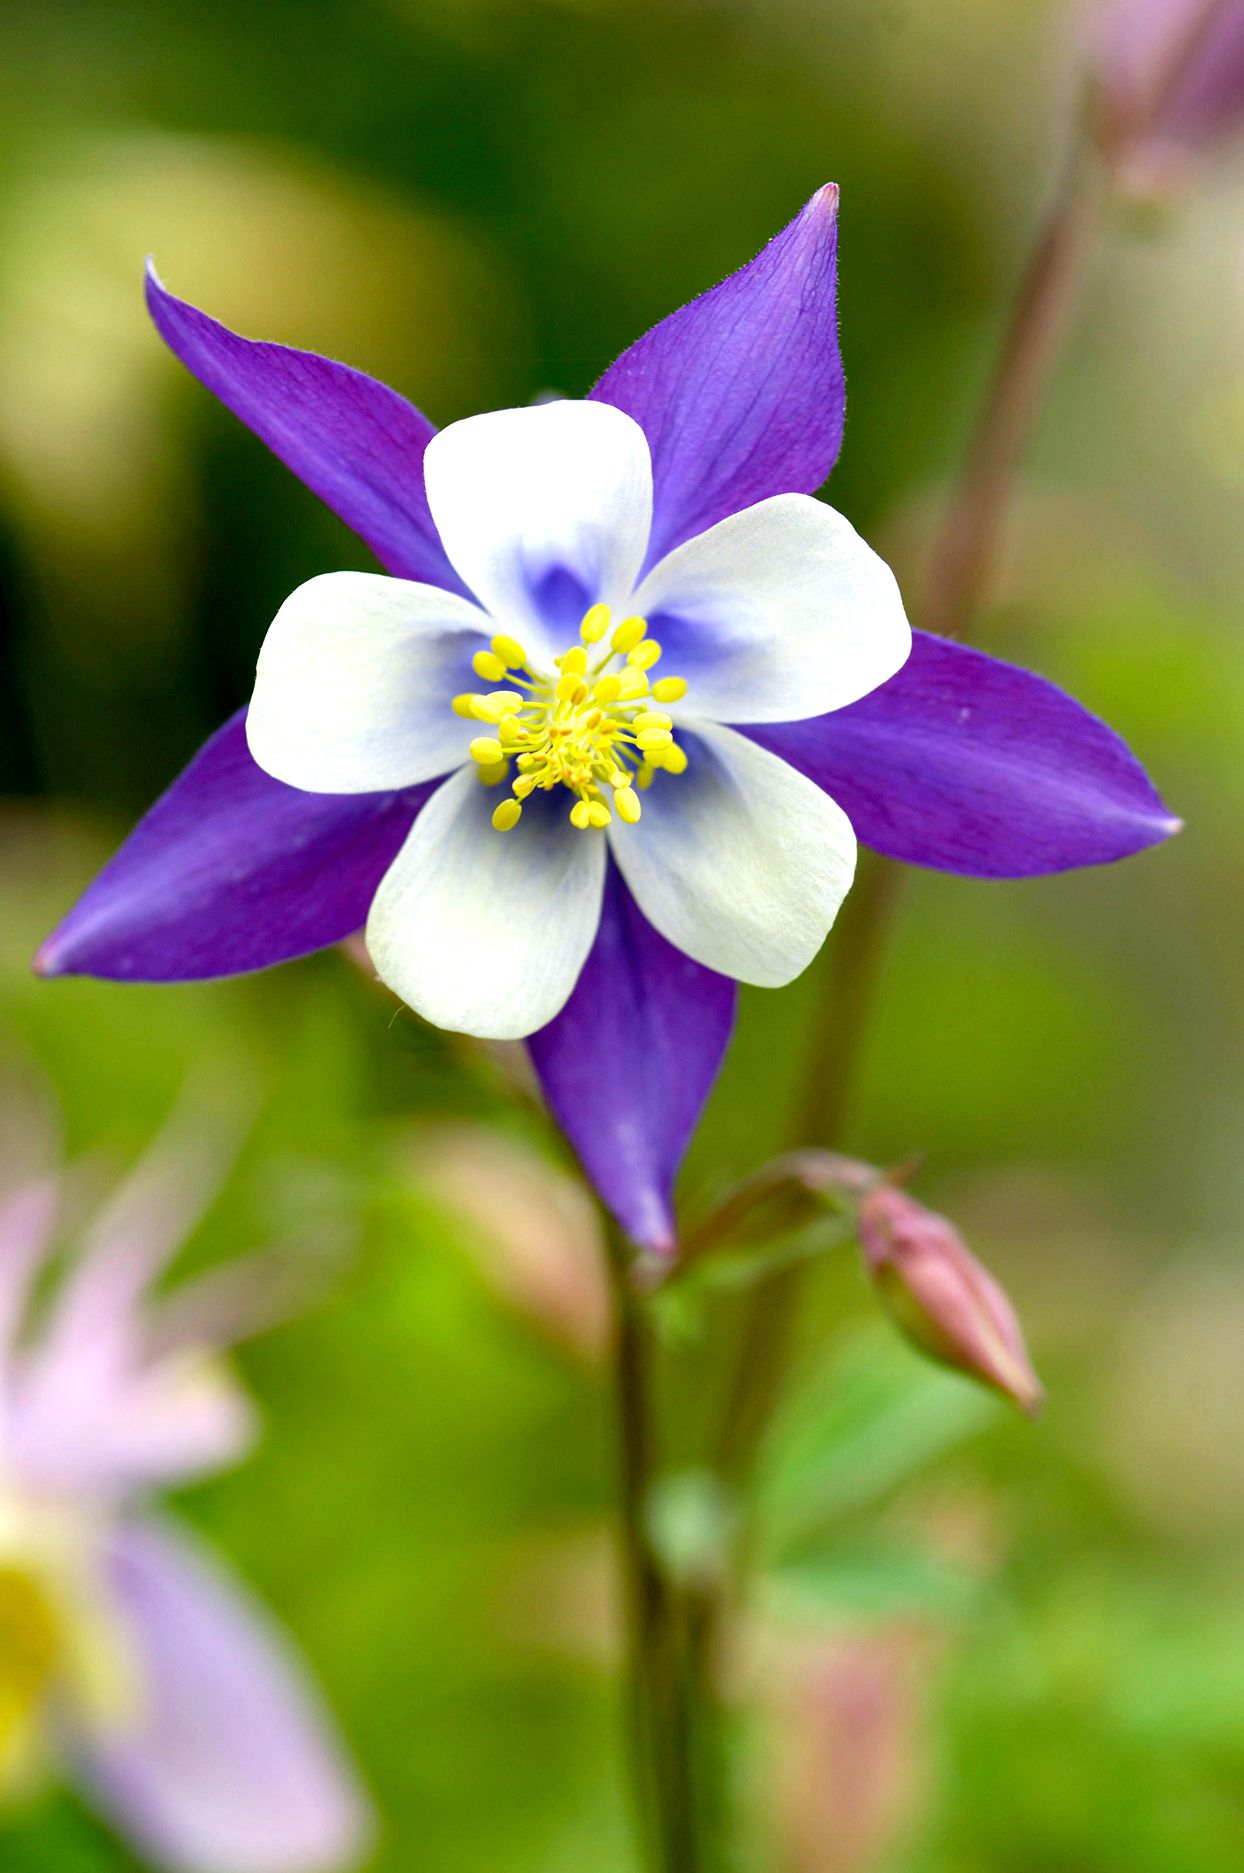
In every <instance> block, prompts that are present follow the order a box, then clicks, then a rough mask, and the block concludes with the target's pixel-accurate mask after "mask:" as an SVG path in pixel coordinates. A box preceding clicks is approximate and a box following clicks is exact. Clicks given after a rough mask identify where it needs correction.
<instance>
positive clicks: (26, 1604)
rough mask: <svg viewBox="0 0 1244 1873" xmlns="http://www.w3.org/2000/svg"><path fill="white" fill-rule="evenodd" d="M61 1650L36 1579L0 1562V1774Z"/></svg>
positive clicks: (55, 1623) (53, 1620)
mask: <svg viewBox="0 0 1244 1873" xmlns="http://www.w3.org/2000/svg"><path fill="white" fill-rule="evenodd" d="M60 1651H61V1631H60V1622H59V1620H58V1619H57V1617H56V1613H55V1611H54V1610H53V1608H52V1605H51V1602H50V1601H49V1600H48V1597H47V1595H46V1594H45V1593H44V1591H43V1588H42V1587H41V1586H40V1584H39V1582H38V1581H37V1580H36V1579H35V1577H34V1575H33V1574H31V1573H29V1572H28V1571H27V1570H26V1569H25V1568H24V1567H18V1566H15V1565H13V1564H11V1563H9V1564H5V1565H2V1566H0V1778H2V1776H3V1770H4V1766H5V1761H6V1758H7V1757H9V1755H10V1753H11V1752H12V1750H13V1749H14V1747H15V1746H17V1745H18V1744H19V1742H20V1739H21V1737H22V1734H23V1732H24V1731H25V1728H26V1725H27V1724H28V1723H29V1721H30V1719H31V1717H32V1716H33V1714H34V1711H35V1707H36V1706H37V1704H38V1702H39V1700H40V1698H41V1697H42V1695H43V1693H44V1691H45V1690H46V1689H47V1686H48V1683H49V1680H50V1679H51V1677H52V1674H53V1672H54V1671H55V1669H56V1665H57V1662H58V1660H59V1657H60Z"/></svg>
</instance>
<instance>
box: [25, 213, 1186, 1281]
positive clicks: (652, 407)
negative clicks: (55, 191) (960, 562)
mask: <svg viewBox="0 0 1244 1873" xmlns="http://www.w3.org/2000/svg"><path fill="white" fill-rule="evenodd" d="M837 206H838V197H837V190H836V189H834V188H833V187H826V188H824V189H822V190H820V191H819V192H818V193H817V194H816V195H815V196H813V198H812V200H811V201H810V202H809V203H808V205H807V206H806V208H804V210H803V211H802V213H801V214H800V215H798V216H797V217H796V219H795V220H794V221H793V222H791V223H790V225H789V226H788V227H787V228H785V229H784V230H783V231H782V232H781V233H780V234H779V235H777V236H776V238H775V239H774V240H772V241H771V242H770V243H769V245H768V246H767V247H766V248H765V249H764V251H763V252H762V253H761V254H760V255H759V256H758V257H757V258H756V259H755V260H754V261H752V262H751V263H750V264H749V265H748V266H746V267H744V268H743V269H742V270H741V271H740V272H738V273H736V274H734V275H732V276H731V277H730V278H729V279H727V280H725V281H724V282H723V283H722V284H721V285H720V286H717V287H715V288H714V289H713V290H712V291H710V292H708V293H706V294H704V295H703V296H702V297H701V298H700V299H697V300H695V301H693V302H692V304H690V305H688V306H684V307H683V308H682V309H681V310H680V311H678V312H675V313H673V314H672V315H671V316H670V317H669V318H667V319H665V320H664V321H663V322H662V323H661V324H659V325H657V326H656V327H655V328H654V329H653V330H652V331H651V332H649V333H648V334H647V335H646V336H645V337H644V338H642V339H640V340H639V341H638V343H637V344H635V345H634V346H632V348H631V349H630V350H629V351H627V352H625V353H624V354H623V356H622V357H621V358H619V359H618V360H617V362H616V363H615V364H614V365H612V366H611V367H610V369H609V370H608V371H606V373H605V375H604V376H603V377H602V378H601V380H600V382H599V383H598V384H597V385H596V387H595V389H594V390H593V391H592V392H591V394H590V396H589V397H588V398H587V400H586V401H583V402H563V403H554V404H549V405H544V406H539V407H534V408H529V409H520V410H504V411H499V412H495V413H493V414H491V415H486V416H480V417H476V418H471V419H468V420H467V421H465V422H460V423H456V424H453V425H452V426H451V427H450V428H448V429H447V430H445V431H444V432H443V433H441V434H440V435H437V434H436V432H435V431H434V430H433V427H432V425H431V424H430V423H429V422H428V421H427V419H426V418H425V417H423V416H422V415H421V414H420V413H419V412H418V411H417V410H415V409H413V408H412V406H411V405H410V404H408V403H407V402H405V401H404V399H402V398H401V397H399V396H398V395H396V393H394V392H393V391H391V390H389V389H387V388H385V386H383V385H382V384H379V383H376V382H375V381H374V380H372V379H370V378H367V377H364V376H362V375H360V374H359V373H358V372H356V371H352V370H349V369H348V368H346V367H345V366H344V365H341V364H336V363H333V362H331V361H330V360H328V359H325V358H321V357H317V356H315V355H313V354H311V353H307V352H299V351H293V350H289V349H287V348H285V347H283V346H279V345H272V344H262V343H255V342H253V341H250V340H247V339H244V338H240V337H238V336H237V335H236V334H235V333H233V332H230V331H228V330H227V329H226V328H225V327H224V326H222V325H220V324H218V323H216V322H215V321H214V320H212V319H210V318H208V317H207V316H206V315H205V314H204V313H202V312H199V311H197V310H196V309H195V308H194V307H192V306H189V305H187V304H185V303H184V302H183V301H180V300H178V299H175V298H174V297H173V296H172V295H171V294H169V293H168V292H167V291H166V290H165V288H164V287H163V286H162V285H161V284H160V282H159V280H158V279H157V278H156V277H155V275H154V274H152V275H151V276H150V278H149V281H148V302H149V305H150V308H151V312H152V316H153V318H154V319H155V322H156V325H157V327H158V328H159V330H160V332H161V334H162V336H163V337H164V338H165V340H166V341H167V343H168V344H169V345H170V346H171V348H172V349H173V350H174V351H175V352H176V353H177V355H178V356H179V357H180V358H181V359H182V361H183V362H184V363H185V364H186V365H187V366H188V367H189V368H190V369H191V370H192V371H193V372H194V373H195V374H196V375H197V376H198V377H199V378H200V379H201V381H202V382H203V383H204V384H206V385H207V387H208V388H209V389H211V390H212V391H214V392H215V394H216V395H217V396H218V397H220V399H221V400H222V401H223V402H224V403H225V404H226V405H227V406H228V407H229V408H230V409H231V410H233V411H234V412H235V414H237V415H238V416H240V417H241V418H242V420H243V421H244V422H246V423H248V424H249V425H250V427H251V428H252V429H253V430H255V432H256V433H257V434H258V435H259V436H260V437H261V438H262V439H263V440H264V441H265V442H266V443H267V444H268V445H269V446H270V447H271V448H272V449H273V450H274V451H275V453H276V454H277V455H278V456H280V458H281V459H282V460H283V461H285V462H286V463H287V464H288V465H289V466H290V467H291V468H293V469H294V471H295V472H296V473H297V474H299V475H300V476H301V477H302V479H303V480H304V481H305V482H306V483H307V484H308V486H310V487H311V488H312V489H313V490H314V491H315V492H316V493H317V494H319V495H320V496H321V498H322V499H324V500H325V501H326V502H327V503H328V505H329V506H330V507H332V508H333V509H334V511H335V512H336V513H337V514H339V515H340V517H341V518H342V519H343V520H345V521H346V522H347V523H348V524H349V525H351V526H352V527H353V528H354V529H355V531H356V532H358V533H359V534H360V535H361V537H362V538H363V539H364V540H365V541H366V542H367V543H368V545H370V546H371V548H372V549H373V551H374V552H375V553H376V556H377V558H378V559H379V561H380V563H381V564H382V565H383V566H384V568H385V570H386V573H387V574H388V575H389V576H388V577H387V578H386V577H381V576H379V575H361V574H350V573H338V574H331V575H328V576H327V577H324V578H320V579H314V580H312V581H311V582H310V583H309V584H308V585H305V586H303V587H302V588H300V590H299V591H297V592H295V593H294V594H293V596H292V597H291V598H290V599H289V600H288V601H287V603H286V604H285V605H284V606H283V607H282V609H281V611H280V613H279V614H278V616H277V619H276V621H275V622H274V624H273V626H272V628H271V630H270V632H269V634H268V637H267V639H266V641H265V643H264V646H263V650H262V652H261V654H260V659H259V668H258V675H257V680H256V687H255V693H254V698H253V701H252V703H251V708H250V714H249V719H248V718H247V716H246V714H245V712H239V714H238V715H236V716H235V717H234V718H233V719H232V720H231V721H230V722H229V723H227V724H226V726H225V727H224V728H223V729H222V730H220V732H219V733H218V734H217V735H216V736H215V737H213V739H212V740H211V741H209V742H208V744H207V745H206V747H205V748H204V749H203V750H202V751H201V752H200V753H199V755H198V756H197V757H196V758H195V760H194V761H193V762H192V763H191V765H190V766H189V768H188V769H187V770H186V771H185V773H184V774H183V775H182V776H181V778H180V779H179V780H177V781H176V782H175V783H174V784H173V786H172V788H171V789H170V790H169V792H168V793H167V794H165V796H164V797H163V799H161V800H160V801H158V802H157V803H156V805H155V806H154V807H153V808H152V810H151V811H150V813H148V815H147V816H146V818H145V819H144V820H143V821H142V822H141V823H140V824H139V826H138V827H137V828H136V829H135V831H134V832H133V834H132V835H131V837H130V838H129V840H127V842H126V843H125V845H124V846H123V847H122V848H121V850H120V852H118V854H117V855H116V857H115V858H114V859H113V860H112V861H111V863H110V864H109V865H108V866H107V867H106V868H105V870H104V871H103V872H102V873H101V875H100V877H99V878H98V879H97V880H96V881H95V883H94V884H93V885H92V886H91V888H90V889H89V890H88V891H87V893H86V894H85V896H84V897H83V898H82V900H81V901H80V902H79V903H78V904H77V905H76V907H75V908H74V909H73V910H72V911H71V912H70V914H69V916H68V917H67V918H66V919H65V921H64V922H63V923H62V924H61V926H60V928H59V929H58V930H57V931H56V932H55V933H54V934H53V935H52V936H51V937H50V938H49V939H48V941H47V943H46V944H45V946H44V948H43V950H42V951H41V953H40V957H39V959H38V964H37V966H38V967H39V968H40V969H41V970H42V971H43V972H44V973H45V974H49V975H55V974H61V973H75V972H76V973H86V974H93V975H100V976H107V977H112V978H115V979H123V980H146V981H153V980H155V981H184V980H190V979H194V978H199V977H205V976H216V975H226V974H231V973H236V972H238V971H243V970H250V969H256V968H262V967H265V966H267V965H269V964H272V963H277V962H281V961H284V960H286V959H287V958H289V957H293V956H298V955H302V954H305V953H307V952H308V951H310V950H313V949H318V948H320V947H322V946H324V945H326V944H330V943H334V942H337V941H339V940H341V939H342V938H344V937H346V936H348V935H350V934H351V933H353V932H354V931H357V930H358V929H360V928H362V927H363V926H364V925H366V930H367V940H368V945H369V948H370V951H371V954H372V957H373V960H374V961H375V964H376V967H377V969H378V971H379V973H380V974H381V976H382V977H383V978H384V979H385V980H386V981H387V982H388V983H389V984H390V985H391V986H392V987H393V988H394V989H395V990H396V991H397V993H398V994H400V995H401V996H402V997H403V998H404V999H405V1000H407V1001H408V1002H409V1003H410V1005H411V1006H412V1007H414V1008H416V1009H418V1010H419V1011H420V1012H421V1013H423V1014H425V1015H427V1016H428V1017H429V1018H430V1019H432V1020H433V1021H436V1022H439V1023H441V1024H444V1025H448V1026H452V1027H456V1028H461V1029H465V1030H467V1031H470V1032H472V1033H475V1034H482V1035H492V1036H511V1037H516V1036H526V1037H528V1038H529V1041H530V1046H531V1051H532V1056H533V1059H534V1061H535V1065H536V1069H537V1071H538V1073H539V1075H540V1078H541V1080H542V1082H543V1085H544V1088H545V1092H546V1095H547V1097H548V1100H549V1103H550V1106H551V1108H552V1110H553V1113H554V1115H555V1117H556V1118H557V1120H558V1122H559V1123H560V1124H561V1126H562V1128H563V1129H564V1130H565V1132H566V1133H567V1135H568V1136H569V1137H570V1139H571V1141H572V1143H573V1144H574V1145H575V1147H576V1149H577V1150H578V1152H579V1155H580V1158H581V1159H582V1161H583V1164H584V1167H585V1169H586V1170H587V1172H588V1174H589V1176H590V1177H591V1178H592V1180H593V1182H594V1183H595V1185H596V1187H597V1189H598V1190H599V1192H600V1194H601V1195H602V1197H603V1198H604V1200H605V1202H606V1203H607V1204H608V1205H609V1206H610V1207H611V1208H612V1209H613V1211H614V1212H615V1214H616V1215H617V1216H618V1218H619V1219H620V1221H621V1222H622V1224H623V1225H624V1227H625V1228H626V1229H627V1230H628V1231H629V1233H630V1234H631V1235H632V1236H633V1237H634V1238H635V1240H636V1241H638V1242H640V1243H643V1244H645V1245H647V1246H648V1247H650V1248H653V1249H655V1250H658V1251H663V1252H668V1250H669V1249H670V1248H671V1247H672V1244H673V1238H674V1229H673V1220H672V1211H671V1189H672V1184H673V1179H674V1176H675V1173H676V1171H677V1168H678V1165H679V1163H680V1161H681V1157H682V1154H683V1151H684V1150H685V1147H686V1144H687V1140H688V1138H689V1136H690V1133H691V1130H692V1128H693V1126H694V1124H695V1122H696V1119H697V1118H698V1116H699V1113H700V1110H701V1108H702V1106H703V1103H704V1100H705V1098H706V1096H707V1093H708V1090H709V1087H710V1085H711V1084H712V1081H713V1078H714V1076H715V1074H716V1072H717V1069H718V1067H719V1065H720V1062H721V1058H722V1055H723V1053H724V1050H725V1046H726V1042H727V1040H728V1038H729V1033H730V1028H731V1023H732V1020H733V1013H734V1001H735V982H736V981H745V982H753V983H760V984H766V985H773V984H778V983H782V982H786V981H789V980H790V979H791V977H793V976H794V975H797V974H798V973H799V971H800V970H801V969H803V968H804V967H805V965H806V964H807V963H808V962H809V961H810V960H811V958H812V957H813V955H814V954H815V952H816V950H817V948H818V947H819V945H820V944H821V942H822V940H823V939H824V937H825V934H826V932H827V931H828V929H829V927H830V925H831V924H832V922H833V919H834V915H835V912H836V911H837V909H838V906H839V904H840V902H841V900H842V898H843V895H844V893H845V892H846V890H847V889H848V887H849V885H850V882H851V876H852V871H853V866H854V857H855V841H856V839H857V838H858V839H860V840H862V841H863V842H864V843H866V844H868V845H870V846H872V847H873V848H874V849H876V850H878V851H880V852H883V853H886V854H888V855H889V856H891V857H895V858H901V859H905V860H908V861H910V862H912V863H916V864H923V865H931V866H936V867H938V868H940V869H943V870H949V871H956V872H962V873H966V874H969V875H974V876H978V877H1021V876H1027V875H1032V874H1035V873H1040V872H1049V871H1058V870H1062V869H1066V868H1068V867H1071V866H1077V865H1090V864H1100V863H1103V862H1105V861H1108V860H1112V859H1117V858H1121V857H1124V856H1125V855H1127V854H1129V853H1132V852H1135V851H1138V850H1140V849H1141V848H1142V847H1144V846H1148V845H1152V844H1154V843H1156V842H1158V841H1159V840H1161V839H1164V838H1165V837H1167V835H1168V834H1169V833H1170V832H1171V831H1172V830H1173V829H1174V827H1175V825H1176V824H1177V822H1175V821H1174V820H1172V818H1171V817H1170V815H1169V814H1168V812H1167V811H1166V809H1165V808H1164V806H1163V805H1162V802H1161V800H1160V799H1159V798H1158V796H1157V794H1156V793H1155V791H1154V789H1153V787H1152V786H1151V785H1150V783H1149V781H1148V780H1147V778H1146V776H1145V774H1144V772H1143V770H1142V769H1141V768H1140V766H1139V765H1138V763H1137V762H1136V761H1135V759H1134V758H1133V756H1132V755H1131V754H1130V753H1129V752H1128V750H1127V749H1126V747H1125V746H1124V745H1123V744H1122V742H1120V741H1119V739H1118V738H1117V736H1115V735H1114V734H1113V733H1112V732H1111V731H1110V730H1109V729H1108V728H1106V727H1105V726H1104V725H1103V724H1102V723H1101V722H1099V721H1097V720H1096V719H1095V718H1093V717H1092V716H1090V715H1089V714H1087V713H1086V712H1085V711H1084V710H1083V709H1082V708H1080V706H1079V705H1078V704H1077V703H1075V702H1073V701H1072V700H1071V699H1070V698H1069V697H1067V696H1066V695H1064V694H1063V693H1062V692H1061V691H1059V690H1057V689H1055V688H1054V687H1052V686H1051V685H1050V684H1048V683H1046V682H1044V681H1042V680H1041V679H1040V678H1039V677H1035V676H1032V675H1029V674H1027V673H1026V672H1024V671H1022V670H1018V669H1015V668H1013V667H1012V666H1010V665H1008V664H1005V663H1000V662H998V661H996V660H994V659H991V658H988V657H985V656H982V655H981V654H980V653H979V652H976V651H972V650H967V649H964V648H962V647H960V646H958V645H955V644H952V643H949V642H947V641H945V640H942V639H938V638H933V637H929V636H927V635H925V634H922V633H920V632H915V633H911V632H910V631H909V628H908V626H907V623H906V620H905V618H904V615H903V610H902V605H901V601H900V599H899V596H898V592H897V588H896V586H895V584H894V580H893V578H892V576H891V575H890V573H889V572H888V570H887V569H886V567H885V566H884V565H883V564H882V562H881V561H880V560H879V559H878V558H877V557H876V555H875V554H874V553H872V552H871V550H870V549H869V548H868V547H867V546H866V545H865V544H864V543H863V541H861V540H860V539H859V537H858V536H857V535H856V533H855V532H854V531H853V530H852V528H851V527H850V525H849V524H848V523H847V522H846V521H845V520H843V519H842V518H841V516H839V515H837V514H835V513H834V512H833V511H832V509H830V508H828V507H825V506H823V505H821V504H820V503H818V502H816V501H814V500H813V499H811V498H810V497H811V496H812V495H813V494H814V492H815V491H816V490H817V489H818V488H819V487H820V486H821V484H822V483H823V482H824V480H825V478H826V477H827V475H828V474H829V471H830V469H831V468H832V467H833V464H834V461H835V459H836V457H837V454H838V448H839V444H840V442H841V438H842V425H843V411H844V394H843V379H842V363H841V358H840V354H839V349H838V340H837V311H836V269H837ZM658 646H659V649H658V648H657V647H658ZM658 664H659V667H658ZM666 672H668V675H667V674H666ZM481 780H482V781H483V783H484V784H483V785H481Z"/></svg>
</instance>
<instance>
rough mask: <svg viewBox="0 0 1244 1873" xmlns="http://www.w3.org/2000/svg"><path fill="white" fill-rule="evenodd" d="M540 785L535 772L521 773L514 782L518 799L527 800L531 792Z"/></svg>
mask: <svg viewBox="0 0 1244 1873" xmlns="http://www.w3.org/2000/svg"><path fill="white" fill-rule="evenodd" d="M539 785H540V783H539V781H538V780H537V779H536V777H535V775H534V774H520V775H519V777H518V779H517V780H516V781H515V782H514V792H515V795H516V796H517V798H518V799H520V800H525V799H526V798H527V795H528V794H529V793H534V792H535V789H536V788H537V787H538V786H539Z"/></svg>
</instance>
